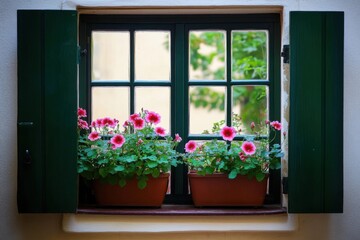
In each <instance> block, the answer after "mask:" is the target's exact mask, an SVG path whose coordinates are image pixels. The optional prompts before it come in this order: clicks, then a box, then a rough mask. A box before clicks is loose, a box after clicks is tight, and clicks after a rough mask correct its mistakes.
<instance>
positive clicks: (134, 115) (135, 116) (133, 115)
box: [129, 113, 140, 123]
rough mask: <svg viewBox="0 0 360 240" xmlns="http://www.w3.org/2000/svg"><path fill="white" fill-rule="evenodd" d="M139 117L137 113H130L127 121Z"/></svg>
mask: <svg viewBox="0 0 360 240" xmlns="http://www.w3.org/2000/svg"><path fill="white" fill-rule="evenodd" d="M139 117H140V115H139V114H138V113H134V114H131V115H130V117H129V121H130V122H132V123H133V122H134V121H135V119H137V118H139Z"/></svg>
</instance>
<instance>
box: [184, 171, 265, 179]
mask: <svg viewBox="0 0 360 240" xmlns="http://www.w3.org/2000/svg"><path fill="white" fill-rule="evenodd" d="M228 175H229V174H228V173H212V174H205V175H199V174H197V172H196V171H191V172H189V173H188V176H189V177H191V178H206V177H211V178H223V177H226V178H227V177H228ZM268 176H269V174H268V173H266V174H265V178H264V179H267V177H268ZM238 177H243V178H248V175H241V174H238V175H237V178H238Z"/></svg>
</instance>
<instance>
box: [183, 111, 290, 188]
mask: <svg viewBox="0 0 360 240" xmlns="http://www.w3.org/2000/svg"><path fill="white" fill-rule="evenodd" d="M222 124H223V122H222V123H215V124H214V127H213V133H216V134H219V135H220V136H221V137H222V140H218V139H213V140H212V141H205V142H203V143H197V142H195V141H193V140H191V141H189V142H187V143H186V144H185V152H186V153H185V154H183V160H184V162H185V164H187V165H188V166H189V168H190V170H193V171H196V172H197V173H198V174H200V175H205V174H213V173H217V172H219V173H227V174H228V176H229V178H231V179H232V178H236V176H237V175H238V174H240V175H247V176H249V177H256V179H257V180H258V181H262V180H263V179H264V178H265V176H266V174H267V173H268V171H269V169H279V168H280V167H281V163H280V160H281V157H283V152H282V150H281V145H280V144H277V143H274V141H275V139H276V136H277V135H278V132H280V131H281V130H282V125H281V123H280V122H278V121H272V122H271V121H268V120H267V121H265V122H264V123H262V124H255V123H254V122H252V123H251V125H250V129H251V131H252V133H251V134H249V135H243V134H242V135H240V133H241V128H240V126H241V125H242V123H241V118H240V117H239V116H238V115H234V116H233V123H232V127H230V126H224V127H220V126H221V125H222ZM206 132H208V131H206ZM237 135H238V136H239V141H234V139H235V137H236V136H237ZM285 135H286V134H285V132H284V137H285ZM270 138H271V139H270Z"/></svg>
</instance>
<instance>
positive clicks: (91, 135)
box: [88, 131, 101, 141]
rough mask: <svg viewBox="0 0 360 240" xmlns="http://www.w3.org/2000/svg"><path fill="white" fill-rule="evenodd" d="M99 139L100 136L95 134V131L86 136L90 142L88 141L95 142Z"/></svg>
mask: <svg viewBox="0 0 360 240" xmlns="http://www.w3.org/2000/svg"><path fill="white" fill-rule="evenodd" d="M100 138H101V137H100V134H99V133H98V132H96V131H94V132H91V133H90V134H89V136H88V139H89V140H90V141H96V140H98V139H100Z"/></svg>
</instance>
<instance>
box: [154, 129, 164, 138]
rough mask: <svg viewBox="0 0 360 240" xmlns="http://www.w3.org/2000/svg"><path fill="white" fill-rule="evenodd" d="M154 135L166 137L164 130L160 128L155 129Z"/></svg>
mask: <svg viewBox="0 0 360 240" xmlns="http://www.w3.org/2000/svg"><path fill="white" fill-rule="evenodd" d="M155 133H156V134H157V135H159V136H161V137H165V135H166V131H165V128H162V127H156V128H155Z"/></svg>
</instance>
